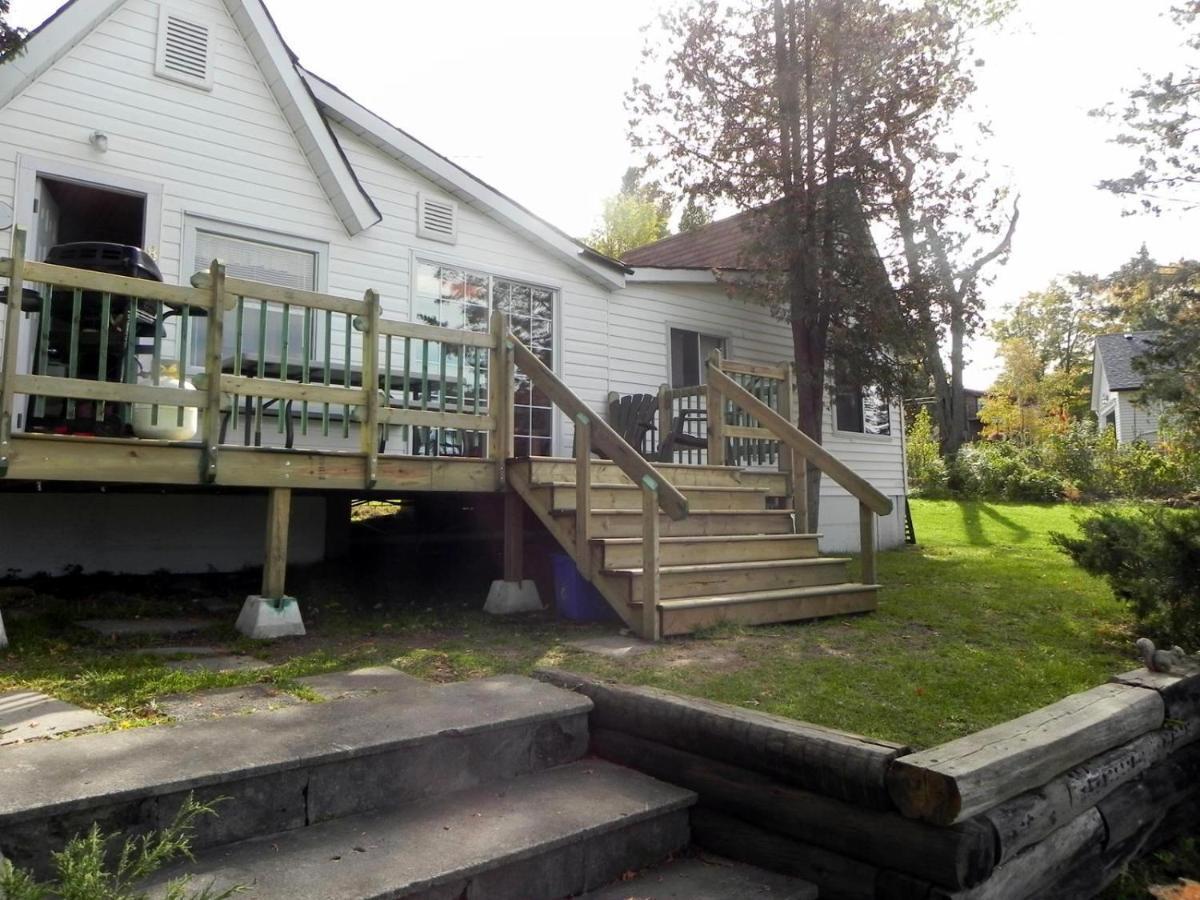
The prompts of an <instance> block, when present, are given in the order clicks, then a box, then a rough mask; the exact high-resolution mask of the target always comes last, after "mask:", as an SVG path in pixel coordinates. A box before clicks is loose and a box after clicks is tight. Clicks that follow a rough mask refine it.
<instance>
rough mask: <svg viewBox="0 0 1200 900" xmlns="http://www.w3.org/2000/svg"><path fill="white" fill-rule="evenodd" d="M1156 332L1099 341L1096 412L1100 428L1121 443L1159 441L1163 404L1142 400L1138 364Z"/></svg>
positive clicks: (1094, 397) (1094, 390)
mask: <svg viewBox="0 0 1200 900" xmlns="http://www.w3.org/2000/svg"><path fill="white" fill-rule="evenodd" d="M1157 334H1158V332H1156V331H1135V332H1132V333H1129V332H1127V333H1124V334H1102V335H1100V336H1099V337H1097V338H1096V349H1095V359H1094V362H1093V368H1092V412H1094V413H1095V414H1096V418H1097V419H1098V420H1099V424H1100V428H1102V429H1103V428H1112V429H1114V430H1115V431H1116V434H1117V441H1118V442H1119V443H1122V444H1129V443H1132V442H1133V441H1147V442H1153V441H1156V440H1157V439H1158V418H1159V416H1160V415H1161V414H1162V410H1163V407H1162V403H1160V402H1159V401H1155V400H1152V401H1144V400H1143V399H1142V397H1141V391H1142V384H1143V382H1144V378H1143V376H1142V373H1141V372H1140V371H1138V368H1137V367H1136V366H1135V365H1134V361H1135V360H1136V359H1138V358H1139V357H1140V356H1142V355H1143V354H1144V353H1146V351H1147V350H1148V349H1149V347H1150V345H1151V344H1152V343H1153V341H1154V338H1155V336H1156V335H1157Z"/></svg>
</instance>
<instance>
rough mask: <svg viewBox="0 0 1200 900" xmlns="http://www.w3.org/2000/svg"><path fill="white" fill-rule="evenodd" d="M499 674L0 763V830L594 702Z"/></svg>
mask: <svg viewBox="0 0 1200 900" xmlns="http://www.w3.org/2000/svg"><path fill="white" fill-rule="evenodd" d="M545 688H546V686H545V685H543V684H541V683H540V682H538V681H535V680H533V679H531V678H524V677H521V676H510V675H503V676H498V677H494V678H486V679H480V680H478V681H467V682H460V683H457V684H448V685H444V686H439V687H438V688H437V689H436V690H430V691H429V692H427V693H413V692H407V691H406V692H401V693H399V694H379V695H375V696H371V697H365V698H360V699H348V700H340V701H338V702H336V703H319V704H306V705H303V706H294V707H289V708H287V709H282V710H276V711H274V712H271V713H264V714H261V715H254V716H234V717H229V718H224V719H215V720H207V721H202V722H193V723H189V724H186V725H179V726H175V727H154V728H138V729H135V730H132V731H116V732H108V733H104V734H94V735H82V736H79V737H75V738H72V739H71V740H69V741H49V742H44V743H31V744H28V745H25V746H18V747H11V748H7V749H6V750H5V751H4V753H3V754H0V783H3V784H4V786H5V788H6V789H5V790H4V791H0V825H6V824H11V823H15V822H20V821H24V820H29V819H35V818H39V817H45V816H47V815H54V814H58V813H61V812H67V811H71V810H78V809H88V808H90V807H92V806H94V805H95V804H97V803H111V802H114V801H116V800H121V801H126V800H136V799H137V798H140V797H154V796H161V795H164V794H169V793H175V792H179V791H188V790H193V789H198V788H202V787H204V786H207V785H219V784H225V783H229V782H231V781H234V780H237V779H244V778H250V777H258V776H262V775H268V774H271V773H275V772H283V771H287V770H292V769H299V768H304V767H307V766H312V765H314V764H317V763H324V762H332V761H335V760H348V759H353V758H356V757H362V756H368V755H373V754H377V753H382V752H386V751H389V750H394V749H399V748H402V747H406V746H413V745H419V744H422V743H425V742H428V741H429V740H431V739H432V738H434V737H436V736H438V735H445V734H453V735H462V734H474V733H479V732H486V731H490V730H494V729H498V728H507V727H511V726H515V725H519V724H525V723H536V722H541V721H549V720H553V719H559V718H562V717H564V716H571V715H583V714H586V713H587V712H588V711H589V710H590V709H591V702H590V701H589V700H587V699H586V698H583V697H578V696H576V695H574V694H571V693H569V692H565V691H558V690H553V689H552V690H550V691H547V690H546V689H545Z"/></svg>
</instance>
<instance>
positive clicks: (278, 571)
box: [237, 488, 304, 639]
mask: <svg viewBox="0 0 1200 900" xmlns="http://www.w3.org/2000/svg"><path fill="white" fill-rule="evenodd" d="M291 517H292V489H291V488H271V489H270V490H269V491H268V492H267V534H266V542H265V547H264V559H263V577H262V592H261V593H260V594H255V595H252V596H250V597H247V598H246V603H245V605H244V606H243V607H242V612H241V615H239V616H238V620H237V630H238V631H240V632H241V633H242V634H245V635H247V636H249V637H252V638H263V639H269V638H278V637H290V636H293V635H302V634H304V620H303V619H302V618H301V616H300V605H299V604H298V603H297V602H296V600H295V598H294V597H289V596H287V594H286V593H285V586H286V581H287V552H288V530H289V526H290V524H291Z"/></svg>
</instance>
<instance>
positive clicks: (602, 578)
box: [505, 466, 661, 635]
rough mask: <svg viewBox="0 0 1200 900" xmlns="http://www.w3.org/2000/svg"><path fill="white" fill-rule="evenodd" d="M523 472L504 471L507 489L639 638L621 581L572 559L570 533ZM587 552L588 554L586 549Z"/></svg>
mask: <svg viewBox="0 0 1200 900" xmlns="http://www.w3.org/2000/svg"><path fill="white" fill-rule="evenodd" d="M526 471H527V470H526ZM526 471H522V470H521V469H520V468H519V467H517V466H509V467H508V468H507V470H506V472H505V478H506V480H507V482H508V487H509V490H512V491H516V493H517V495H518V496H519V497H520V498H521V499H522V500H524V501H525V505H526V506H528V507H529V508H530V509H531V510H533V514H534V515H535V516H537V518H538V521H539V522H541V523H542V525H544V526H545V527H546V530H547V531H549V532H550V534H551V535H553V537H554V539H555V540H556V541H558V543H559V545H560V546H561V547H562V548H563V550H564V551H566V553H567V554H568V555H569V556H570V557H571V559H573V560H575V565H576V566H579V570H580V572H589V575H588V576H587V577H588V581H590V582H591V583H592V585H593V586H594V587H595V588H596V590H598V591H599V592H600V596H602V597H603V598H604V600H605V602H606V603H608V605H609V606H611V607H612V608H613V610H614V611H615V612H616V614H617V615H618V616H620V617H621V621H622V622H624V623H625V627H626V628H628V629H630V630H631V631H632V632H633V633H634V634H637V635H640V634H641V633H642V629H641V620H640V616H641V613H640V612H638V613H637V614H636V615H635V612H634V610H633V608H632V607H631V606H630V605H629V602H628V599H629V588H628V586H627V584H626V582H625V580H624V579H616V578H609V577H608V576H606V575H605V574H604V573H603V572H601V571H599V570H598V569H596V568H594V567H593V566H592V565H591V560H590V559H589V560H585V561H584V564H583V565H580V560H578V559H576V557H575V535H574V533H572V532H571V531H570V530H569V529H568V528H567V527H566V526H565V525H564V524H563V523H562V522H561V521H559V520H558V519H556V518H555V517H554V515H553V514H552V513H551V510H550V509H549V508H548V507H547V506H546V505H545V504H544V503H542V502H541V500H540V499H539V498H538V497H537V495H536V494H535V493H534V491H533V489H532V486H531V485H530V483H529V477H528V475H527V474H526ZM588 552H589V553H591V548H590V547H589V549H588ZM660 615H661V613H660Z"/></svg>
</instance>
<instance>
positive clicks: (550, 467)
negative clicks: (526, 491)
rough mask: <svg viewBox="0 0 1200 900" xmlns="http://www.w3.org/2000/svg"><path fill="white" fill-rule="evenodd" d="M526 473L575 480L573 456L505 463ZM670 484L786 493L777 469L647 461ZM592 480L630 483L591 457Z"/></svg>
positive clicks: (535, 479) (774, 494)
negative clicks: (771, 470) (758, 469)
mask: <svg viewBox="0 0 1200 900" xmlns="http://www.w3.org/2000/svg"><path fill="white" fill-rule="evenodd" d="M509 465H511V466H515V467H520V468H521V469H522V471H524V472H526V473H528V474H529V481H530V482H550V481H570V482H574V481H575V460H573V459H551V458H548V457H535V458H533V459H518V460H513V461H511V462H510V463H509ZM651 465H653V466H654V468H656V469H658V471H660V472H661V473H662V474H663V477H665V478H666V479H667V480H668V481H669V482H671V484H673V485H675V487H677V488H680V489H683V488H684V487H686V486H688V485H709V486H725V487H737V486H740V487H754V488H758V489H759V490H761V491H764V492H765V493H767V494H768V495H769V496H772V497H786V496H787V476H786V475H784V474H783V473H781V472H763V471H754V470H747V469H740V468H738V467H737V466H689V465H679V464H664V463H651ZM591 470H592V483H593V484H613V483H619V484H633V481H632V480H630V478H629V477H628V476H627V475H626V474H625V473H624V472H622V471H621V467H620V466H618V465H617V464H616V463H612V462H609V461H608V460H603V459H595V458H593V459H592V462H591Z"/></svg>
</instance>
